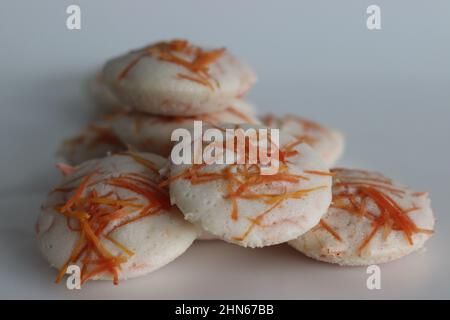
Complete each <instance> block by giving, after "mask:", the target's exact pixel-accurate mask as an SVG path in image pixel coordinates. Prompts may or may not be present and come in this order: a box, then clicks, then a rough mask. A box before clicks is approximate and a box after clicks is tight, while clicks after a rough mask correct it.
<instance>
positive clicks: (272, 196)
mask: <svg viewBox="0 0 450 320" xmlns="http://www.w3.org/2000/svg"><path fill="white" fill-rule="evenodd" d="M224 127H225V126H224ZM230 127H231V126H228V128H230ZM233 128H240V129H243V130H247V129H250V128H260V127H258V126H249V125H235V126H234V127H233ZM261 128H262V127H261ZM276 145H277V147H279V146H281V148H280V150H279V155H280V156H279V159H280V163H279V169H278V172H277V173H275V174H271V175H262V174H261V171H262V169H261V165H260V164H259V163H257V164H250V163H249V162H248V161H247V162H246V163H245V164H219V163H210V164H206V162H203V163H201V164H183V163H182V164H176V163H175V162H174V161H173V159H172V164H171V168H170V177H169V178H168V180H167V183H168V184H170V197H171V202H172V203H173V204H175V205H177V206H178V208H179V209H180V210H181V211H182V212H183V214H184V216H185V218H186V219H187V220H188V221H190V222H192V223H193V224H195V225H197V226H199V227H200V228H201V229H202V230H204V231H205V232H207V233H210V234H211V235H213V236H215V237H217V238H219V239H222V240H225V241H227V242H231V243H235V244H238V245H241V246H244V247H263V246H268V245H274V244H278V243H282V242H286V241H288V240H292V239H295V238H297V237H298V236H299V235H301V234H303V233H305V232H307V231H308V230H309V229H310V228H312V227H313V226H315V225H316V224H317V223H318V222H319V220H320V218H321V217H322V215H323V214H324V213H325V212H326V211H327V209H328V207H329V205H330V202H331V176H330V173H329V171H328V167H327V166H326V165H325V164H324V163H323V161H322V160H321V159H320V156H319V155H318V154H317V152H316V151H314V150H313V149H312V148H310V147H309V146H308V145H307V144H305V143H300V142H294V143H293V142H292V137H286V136H284V135H283V136H281V137H280V141H279V143H276ZM236 150H237V149H236ZM238 153H239V152H238V151H235V153H234V154H235V155H238V156H239V154H238Z"/></svg>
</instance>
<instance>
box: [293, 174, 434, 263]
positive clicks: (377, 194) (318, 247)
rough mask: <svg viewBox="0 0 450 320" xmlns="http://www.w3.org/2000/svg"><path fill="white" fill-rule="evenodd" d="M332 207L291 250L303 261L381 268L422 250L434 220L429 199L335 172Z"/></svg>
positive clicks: (385, 182)
mask: <svg viewBox="0 0 450 320" xmlns="http://www.w3.org/2000/svg"><path fill="white" fill-rule="evenodd" d="M332 172H333V173H334V174H335V177H334V179H333V203H332V205H331V207H330V209H329V210H328V213H327V214H326V215H325V216H324V217H323V218H322V220H321V221H320V223H319V224H318V225H317V226H316V227H315V228H314V229H312V230H311V231H309V232H307V233H305V234H304V235H302V236H300V237H299V238H298V239H295V240H293V241H290V242H289V244H290V245H291V246H292V247H294V248H295V249H297V250H299V251H300V252H302V253H304V254H305V255H307V256H309V257H311V258H313V259H317V260H320V261H325V262H329V263H337V264H340V265H346V266H360V265H371V264H379V263H384V262H388V261H392V260H395V259H398V258H401V257H403V256H406V255H408V254H410V253H412V252H414V251H417V250H419V249H421V248H423V246H424V244H425V241H426V240H428V239H429V238H430V237H431V234H432V233H433V228H434V223H435V218H434V216H433V212H432V210H431V206H430V199H429V197H428V194H427V193H423V192H414V191H412V190H411V189H409V188H407V187H404V186H402V185H400V184H397V183H394V182H393V181H392V180H390V179H388V178H386V177H384V176H383V175H381V174H379V173H376V172H370V171H361V170H352V169H333V170H332Z"/></svg>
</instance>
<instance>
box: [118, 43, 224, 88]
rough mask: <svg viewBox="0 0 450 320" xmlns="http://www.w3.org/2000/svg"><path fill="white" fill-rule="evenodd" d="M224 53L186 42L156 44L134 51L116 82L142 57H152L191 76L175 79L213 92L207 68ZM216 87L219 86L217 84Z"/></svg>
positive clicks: (181, 75) (179, 76)
mask: <svg viewBox="0 0 450 320" xmlns="http://www.w3.org/2000/svg"><path fill="white" fill-rule="evenodd" d="M224 52H225V49H224V48H221V49H215V50H210V51H205V50H202V49H200V48H199V47H196V46H193V45H192V44H189V42H188V41H186V40H172V41H170V42H158V43H156V44H153V45H151V46H148V47H146V48H143V49H141V50H138V51H136V53H137V56H136V58H134V59H133V60H131V62H130V63H129V64H128V65H127V66H126V67H125V68H124V69H123V70H122V71H120V72H119V74H118V75H117V80H119V81H120V80H122V79H124V78H125V77H126V76H127V74H128V72H129V71H130V70H131V69H132V68H133V67H135V66H136V65H137V64H138V63H139V61H140V60H141V59H142V58H144V57H153V58H156V59H159V60H161V61H165V62H169V63H173V64H176V65H179V66H181V67H183V68H184V69H186V70H187V71H188V72H190V73H191V74H182V73H178V74H177V77H178V78H180V79H185V80H189V81H193V82H195V83H198V84H200V85H203V86H206V87H208V88H209V89H211V90H214V86H213V85H212V83H211V82H210V79H211V76H210V75H209V66H210V65H211V64H213V63H214V62H216V61H217V59H219V58H220V57H221V56H222V55H223V53H224ZM216 86H219V84H218V83H217V84H216Z"/></svg>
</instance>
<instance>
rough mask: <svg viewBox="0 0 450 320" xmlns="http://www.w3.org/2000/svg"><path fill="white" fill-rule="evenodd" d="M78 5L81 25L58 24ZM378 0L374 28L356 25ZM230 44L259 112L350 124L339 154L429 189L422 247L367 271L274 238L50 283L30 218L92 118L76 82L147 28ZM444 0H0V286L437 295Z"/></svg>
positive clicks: (144, 293) (442, 228)
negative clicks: (100, 278) (251, 82)
mask: <svg viewBox="0 0 450 320" xmlns="http://www.w3.org/2000/svg"><path fill="white" fill-rule="evenodd" d="M73 3H76V4H79V5H80V6H81V10H82V30H80V31H69V30H67V29H66V27H65V19H66V13H65V10H66V7H67V6H68V5H69V4H73ZM370 4H378V5H379V6H380V7H381V11H382V12H381V14H382V30H380V31H369V30H367V28H366V22H365V19H366V13H365V11H366V8H367V6H368V5H370ZM173 37H177V38H180V37H181V38H188V39H190V40H193V41H195V42H200V43H204V44H209V45H212V46H227V47H228V48H229V49H230V50H232V51H234V52H235V53H236V54H237V55H238V56H240V57H242V58H243V59H245V60H246V61H248V62H249V63H250V64H251V65H252V66H253V67H254V69H255V70H256V72H257V74H258V76H259V82H258V84H257V85H256V86H255V87H254V89H253V90H252V91H251V93H250V94H249V98H250V99H251V100H252V101H253V102H255V103H256V104H257V105H258V107H259V108H260V112H261V113H263V112H266V111H271V112H275V113H280V114H281V113H288V112H290V113H296V114H299V115H302V116H306V117H310V118H312V119H315V120H317V121H320V122H322V123H324V124H327V125H330V126H332V127H335V128H337V129H339V130H341V131H342V132H343V133H344V134H345V135H346V137H347V149H346V154H345V156H344V157H343V159H342V161H341V163H340V165H342V166H354V167H359V168H367V169H375V170H379V171H381V172H384V173H385V174H387V175H388V176H390V177H392V178H395V179H398V180H399V181H402V182H404V183H406V184H409V185H411V186H413V187H414V188H416V189H417V190H419V191H422V190H426V191H430V193H431V198H432V202H433V207H434V209H435V212H436V215H437V217H438V224H437V230H436V235H435V236H434V237H433V238H432V239H431V240H430V241H429V242H428V245H427V247H428V250H427V251H426V252H425V253H422V254H414V255H412V256H409V257H407V258H404V259H401V260H399V261H396V262H393V263H389V264H386V265H382V266H381V272H382V290H379V291H369V290H367V289H366V284H365V282H366V278H367V275H366V273H365V268H342V267H337V266H334V265H327V264H324V263H319V262H315V261H313V260H310V259H308V258H305V257H304V256H302V255H301V254H300V253H297V252H296V251H294V250H293V249H291V248H289V247H287V246H275V247H270V248H264V249H257V250H249V249H243V248H240V247H237V246H234V245H229V244H225V243H219V242H203V243H195V244H194V245H193V246H192V247H191V248H190V249H189V250H188V251H187V253H186V254H185V255H183V256H181V257H180V258H178V259H177V260H176V261H175V262H173V263H172V264H170V265H168V266H167V267H165V268H163V269H160V270H159V271H157V272H154V273H153V274H150V275H148V276H146V277H143V278H139V279H136V280H130V281H126V282H122V283H120V285H119V286H118V287H113V286H112V284H111V283H109V282H95V283H88V284H87V285H86V286H85V287H83V289H82V290H81V291H76V292H74V291H69V290H67V289H65V287H64V286H63V285H60V286H57V285H54V284H53V283H52V281H53V279H54V277H55V274H56V273H55V271H54V270H51V269H50V268H49V267H48V266H47V264H46V263H45V262H44V261H43V260H42V259H41V258H40V256H39V254H38V252H37V250H36V245H35V240H34V233H33V224H34V221H35V219H36V216H37V214H38V211H39V205H40V202H41V201H42V200H43V199H44V197H45V194H46V192H47V190H49V188H50V187H51V186H52V185H53V184H54V183H55V181H56V180H57V177H58V176H57V173H56V171H55V170H54V167H53V164H54V152H55V149H56V147H57V144H58V142H59V141H60V140H61V139H62V138H64V137H68V136H70V135H71V134H73V133H75V132H76V131H77V130H79V129H80V128H82V126H83V125H85V124H86V123H87V121H88V120H89V119H91V118H92V115H93V112H92V105H90V104H89V101H88V99H87V97H86V94H85V88H84V85H85V79H86V77H87V76H89V75H90V74H91V73H92V72H93V71H94V70H95V69H97V68H99V67H100V66H101V64H102V63H103V62H104V61H105V60H106V59H108V58H110V57H112V56H114V55H117V54H120V53H122V52H125V51H127V50H129V49H131V48H135V47H140V46H143V45H145V44H147V43H149V42H153V41H155V40H160V39H167V38H173ZM449 98H450V2H449V1H445V0H441V1H406V0H403V1H381V0H377V1H375V0H373V1H370V2H369V1H362V0H353V1H317V0H316V1H261V0H258V1H257V0H240V1H238V0H227V1H213V0H210V1H207V0H197V1H187V0H184V1H122V2H120V3H119V2H118V1H86V0H83V1H81V0H79V1H75V0H74V1H17V0H14V1H12V0H8V1H5V0H4V1H2V4H1V7H0V143H1V144H0V147H1V149H0V154H1V158H0V168H1V176H0V214H1V216H0V218H1V220H0V252H1V258H0V298H180V299H181V298H450V280H449V278H450V277H449V270H450V258H449V257H448V254H449V245H450V235H449V231H448V230H449V229H450V218H449V209H448V201H449V198H450V168H449V165H450V143H449V139H450V125H449V121H450V106H449Z"/></svg>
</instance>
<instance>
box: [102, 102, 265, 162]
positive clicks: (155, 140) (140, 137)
mask: <svg viewBox="0 0 450 320" xmlns="http://www.w3.org/2000/svg"><path fill="white" fill-rule="evenodd" d="M253 110H254V108H253V106H252V105H250V104H249V103H246V102H244V101H240V100H236V101H234V103H233V104H232V105H231V106H229V107H228V108H227V109H225V110H224V111H221V112H216V113H212V114H205V115H200V116H191V117H175V116H158V115H150V114H146V113H142V112H125V113H123V112H122V113H117V114H116V115H113V116H111V117H109V118H108V120H107V121H108V125H109V126H110V127H111V130H112V131H113V132H114V133H115V134H116V135H117V136H118V137H119V139H120V140H121V141H123V142H124V143H125V144H126V145H128V146H130V147H133V148H135V149H136V150H139V151H144V152H152V153H156V154H159V155H161V156H164V157H167V156H169V155H170V151H171V150H172V146H173V145H174V144H175V142H174V141H171V136H172V132H173V131H174V130H176V129H179V128H184V129H187V130H191V129H193V128H194V121H202V122H203V123H204V124H210V125H216V124H219V123H223V122H227V123H253V124H256V123H259V120H258V119H257V118H255V117H254V116H253V114H254V111H253Z"/></svg>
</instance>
